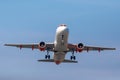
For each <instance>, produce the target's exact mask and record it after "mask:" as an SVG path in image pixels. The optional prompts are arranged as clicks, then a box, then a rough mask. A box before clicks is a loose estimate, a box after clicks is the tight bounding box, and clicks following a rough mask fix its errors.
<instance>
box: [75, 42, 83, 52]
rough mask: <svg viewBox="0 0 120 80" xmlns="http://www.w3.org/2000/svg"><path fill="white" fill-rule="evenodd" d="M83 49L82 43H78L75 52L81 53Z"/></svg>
mask: <svg viewBox="0 0 120 80" xmlns="http://www.w3.org/2000/svg"><path fill="white" fill-rule="evenodd" d="M83 49H84V45H83V43H79V44H78V45H77V47H76V52H82V51H83Z"/></svg>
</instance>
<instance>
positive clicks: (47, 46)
mask: <svg viewBox="0 0 120 80" xmlns="http://www.w3.org/2000/svg"><path fill="white" fill-rule="evenodd" d="M5 46H12V47H17V48H20V49H22V48H31V49H32V50H33V49H39V47H38V46H39V44H5ZM48 48H49V50H50V51H52V50H53V48H54V44H53V43H46V46H45V50H47V49H48Z"/></svg>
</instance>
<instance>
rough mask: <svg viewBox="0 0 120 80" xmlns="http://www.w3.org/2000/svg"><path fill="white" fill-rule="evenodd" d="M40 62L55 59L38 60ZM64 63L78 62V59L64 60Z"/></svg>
mask: <svg viewBox="0 0 120 80" xmlns="http://www.w3.org/2000/svg"><path fill="white" fill-rule="evenodd" d="M38 61H39V62H55V61H54V59H42V60H38ZM63 63H78V61H73V60H66V59H65V60H64V61H63Z"/></svg>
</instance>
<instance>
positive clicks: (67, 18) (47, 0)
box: [0, 0, 120, 80]
mask: <svg viewBox="0 0 120 80" xmlns="http://www.w3.org/2000/svg"><path fill="white" fill-rule="evenodd" d="M63 23H64V24H67V25H68V28H69V30H70V34H69V42H71V43H81V42H82V43H83V44H84V45H92V46H103V47H115V48H117V50H116V51H104V52H101V53H99V52H92V51H91V52H89V53H87V52H82V53H76V54H75V55H76V58H77V60H78V62H79V63H78V64H64V63H62V64H60V65H56V64H54V63H39V62H37V60H38V59H44V56H45V54H46V52H40V51H39V50H34V51H32V50H31V49H22V50H19V49H18V48H14V47H5V46H3V45H4V44H5V43H39V42H41V41H45V42H53V41H54V37H55V30H56V28H57V27H58V25H59V24H63ZM119 34H120V1H119V0H43V1H40V0H0V44H1V45H0V79H1V80H21V79H22V80H50V79H52V80H54V79H55V80H56V79H57V80H120V51H119V50H120V35H119ZM50 54H51V56H52V55H53V54H52V52H51V53H50ZM70 56H71V53H68V54H67V56H66V58H67V59H69V58H70Z"/></svg>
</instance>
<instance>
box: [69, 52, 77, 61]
mask: <svg viewBox="0 0 120 80" xmlns="http://www.w3.org/2000/svg"><path fill="white" fill-rule="evenodd" d="M70 59H71V60H76V57H75V56H74V51H73V52H72V56H71V57H70Z"/></svg>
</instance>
